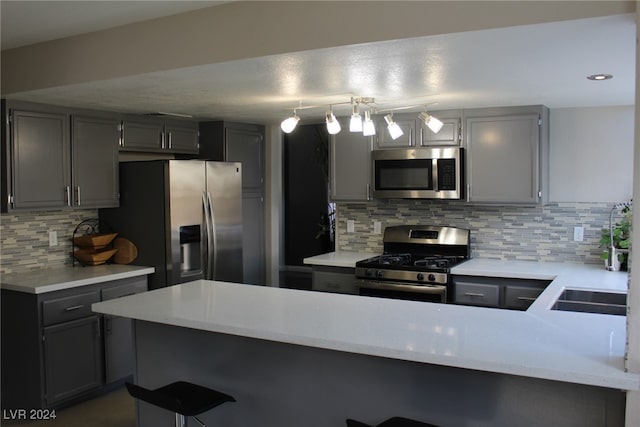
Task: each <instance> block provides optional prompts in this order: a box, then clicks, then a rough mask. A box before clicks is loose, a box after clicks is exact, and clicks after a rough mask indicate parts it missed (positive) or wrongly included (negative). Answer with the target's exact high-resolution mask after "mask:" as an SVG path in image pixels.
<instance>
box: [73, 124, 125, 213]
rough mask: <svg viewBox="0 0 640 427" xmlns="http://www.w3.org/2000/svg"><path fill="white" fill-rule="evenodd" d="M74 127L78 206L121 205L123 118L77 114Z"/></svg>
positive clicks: (75, 181)
mask: <svg viewBox="0 0 640 427" xmlns="http://www.w3.org/2000/svg"><path fill="white" fill-rule="evenodd" d="M72 127H73V130H72V136H73V137H72V140H71V141H72V147H73V168H72V171H73V174H72V175H73V204H74V206H78V207H83V208H110V207H118V206H119V188H118V143H119V139H120V130H119V121H118V120H116V119H115V118H114V119H106V118H98V117H86V116H74V117H73V121H72Z"/></svg>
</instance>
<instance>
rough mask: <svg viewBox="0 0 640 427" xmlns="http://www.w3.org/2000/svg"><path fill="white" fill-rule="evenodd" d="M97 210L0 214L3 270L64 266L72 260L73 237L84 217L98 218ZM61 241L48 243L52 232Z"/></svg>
mask: <svg viewBox="0 0 640 427" xmlns="http://www.w3.org/2000/svg"><path fill="white" fill-rule="evenodd" d="M97 216H98V212H97V211H95V210H73V211H42V212H27V213H20V214H2V215H1V216H0V273H1V274H6V273H19V272H24V271H28V270H31V269H34V268H42V267H61V266H63V265H65V264H68V265H70V264H71V263H72V258H71V249H72V245H71V237H72V236H73V230H74V229H75V228H76V226H77V225H78V224H79V223H80V222H82V221H84V220H85V219H90V218H97ZM50 231H55V232H57V235H58V245H57V246H49V232H50Z"/></svg>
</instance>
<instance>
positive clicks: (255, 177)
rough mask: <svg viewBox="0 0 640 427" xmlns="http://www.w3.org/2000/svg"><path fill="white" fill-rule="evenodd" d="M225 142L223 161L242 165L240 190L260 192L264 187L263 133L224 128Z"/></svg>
mask: <svg viewBox="0 0 640 427" xmlns="http://www.w3.org/2000/svg"><path fill="white" fill-rule="evenodd" d="M225 141H226V142H225V149H226V158H225V160H226V161H228V162H241V163H242V189H243V190H260V191H261V190H262V188H263V185H264V135H263V133H262V132H258V131H252V130H248V129H247V130H245V129H235V128H226V129H225Z"/></svg>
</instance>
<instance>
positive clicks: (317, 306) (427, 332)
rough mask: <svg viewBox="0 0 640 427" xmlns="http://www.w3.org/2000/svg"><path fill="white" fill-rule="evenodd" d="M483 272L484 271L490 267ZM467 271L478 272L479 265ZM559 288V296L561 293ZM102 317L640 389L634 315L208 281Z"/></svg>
mask: <svg viewBox="0 0 640 427" xmlns="http://www.w3.org/2000/svg"><path fill="white" fill-rule="evenodd" d="M476 264H477V265H476V267H478V269H480V267H482V268H485V269H486V268H488V267H489V265H488V264H484V265H482V264H481V263H480V261H478V262H476ZM532 264H535V263H532ZM496 266H497V265H496ZM467 267H468V268H469V269H470V270H471V269H472V267H474V265H473V264H470V265H469V266H467ZM530 267H531V269H532V271H534V272H535V271H537V270H536V267H534V266H533V265H531V266H530ZM558 267H560V265H558ZM570 270H571V269H570V268H569V269H568V270H563V271H570ZM578 270H580V268H578ZM474 271H475V270H474ZM571 271H572V270H571ZM560 273H561V274H564V273H562V272H560ZM593 273H595V270H591V269H590V268H587V270H585V271H584V272H582V270H580V271H578V272H576V276H573V277H575V278H576V280H582V279H583V278H584V279H587V278H590V277H591V276H592V275H593ZM566 274H568V275H567V276H563V277H564V278H563V277H561V276H560V275H557V276H556V277H557V279H556V280H560V281H559V282H556V281H554V282H555V283H556V284H557V286H559V287H561V286H563V285H562V283H563V280H565V279H566V280H567V282H566V283H567V284H568V283H569V282H571V285H573V284H574V283H576V282H574V281H573V280H570V277H571V274H569V273H566ZM603 274H605V275H611V276H610V277H615V278H614V279H610V282H611V284H612V286H613V288H615V289H618V288H620V287H621V286H622V283H626V274H624V273H611V272H606V271H604V270H603ZM594 276H595V277H594V280H592V281H591V280H590V281H589V283H587V282H586V281H583V282H582V283H581V284H582V285H583V287H585V286H586V287H589V286H595V285H597V284H600V283H602V282H600V279H602V278H603V277H605V276H600V275H598V274H595V275H594ZM608 282H609V281H608ZM550 288H551V289H554V292H555V290H557V289H556V286H555V285H554V286H553V287H550ZM545 292H546V291H545ZM536 304H537V302H536ZM93 309H94V311H96V312H99V313H105V314H112V315H117V316H123V317H129V318H133V319H139V320H145V321H150V322H158V323H163V324H168V325H174V326H181V327H187V328H194V329H200V330H205V331H211V332H219V333H226V334H233V335H239V336H245V337H252V338H258V339H265V340H272V341H278V342H284V343H291V344H298V345H305V346H310V347H318V348H325V349H331V350H337V351H346V352H352V353H360V354H367V355H372V356H380V357H387V358H394V359H401V360H408V361H415V362H422V363H430V364H436V365H444V366H451V367H459V368H465V369H475V370H481V371H489V372H497V373H504V374H513V375H520V376H528V377H534V378H543V379H549V380H557V381H563V382H571V383H579V384H587V385H595V386H602V387H610V388H619V389H623V390H638V389H639V388H640V376H639V375H636V374H631V373H627V372H624V369H623V358H624V351H625V339H626V324H625V322H626V318H625V317H624V316H611V315H599V314H590V313H571V312H560V311H550V310H548V309H547V308H544V304H543V303H541V304H538V305H536V308H533V309H530V310H529V311H527V312H521V311H510V310H498V309H489V308H481V307H467V306H459V305H449V304H429V303H422V302H414V301H401V300H392V299H381V298H370V297H361V296H355V295H343V294H333V293H323V292H311V291H303V290H294V289H283V288H270V287H261V286H250V285H242V284H232V283H225V282H215V281H204V280H200V281H195V282H191V283H186V284H182V285H176V286H172V287H169V288H163V289H158V290H154V291H151V292H147V293H145V294H139V295H133V296H130V297H125V298H120V299H118V300H113V301H105V302H101V303H97V304H94V305H93Z"/></svg>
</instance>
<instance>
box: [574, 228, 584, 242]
mask: <svg viewBox="0 0 640 427" xmlns="http://www.w3.org/2000/svg"><path fill="white" fill-rule="evenodd" d="M573 240H574V241H575V242H582V241H583V240H584V227H573Z"/></svg>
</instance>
